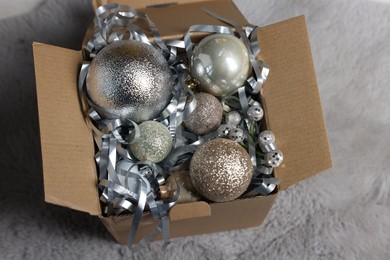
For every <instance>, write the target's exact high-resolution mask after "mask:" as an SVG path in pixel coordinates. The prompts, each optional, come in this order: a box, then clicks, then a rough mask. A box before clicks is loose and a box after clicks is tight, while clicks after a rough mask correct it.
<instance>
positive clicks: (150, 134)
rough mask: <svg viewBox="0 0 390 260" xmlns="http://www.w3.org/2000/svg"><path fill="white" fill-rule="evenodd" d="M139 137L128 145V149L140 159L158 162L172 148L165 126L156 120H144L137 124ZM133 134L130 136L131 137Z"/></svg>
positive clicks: (170, 138) (169, 135)
mask: <svg viewBox="0 0 390 260" xmlns="http://www.w3.org/2000/svg"><path fill="white" fill-rule="evenodd" d="M139 129H140V137H139V138H138V140H137V142H136V143H134V144H130V145H129V150H130V151H131V152H132V153H133V155H134V156H135V157H136V158H137V159H138V160H140V161H151V162H154V163H158V162H160V161H162V160H164V159H165V157H167V155H168V154H169V152H170V151H171V149H172V137H171V134H170V132H169V130H168V128H167V127H166V126H164V125H163V124H161V123H159V122H156V121H145V122H143V123H142V124H140V125H139ZM133 137H134V136H131V138H133Z"/></svg>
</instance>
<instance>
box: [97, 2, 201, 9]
mask: <svg viewBox="0 0 390 260" xmlns="http://www.w3.org/2000/svg"><path fill="white" fill-rule="evenodd" d="M204 1H208V0H94V1H93V6H94V7H95V8H96V7H99V6H101V5H104V4H108V3H115V4H121V5H129V6H131V7H133V8H137V9H138V8H145V7H156V6H163V5H172V4H186V3H193V2H204Z"/></svg>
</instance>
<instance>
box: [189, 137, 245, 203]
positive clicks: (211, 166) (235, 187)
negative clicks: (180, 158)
mask: <svg viewBox="0 0 390 260" xmlns="http://www.w3.org/2000/svg"><path fill="white" fill-rule="evenodd" d="M252 174H253V171H252V163H251V160H250V157H249V155H248V153H247V152H246V151H245V149H244V148H242V147H241V146H240V145H239V144H237V143H235V142H233V141H231V140H228V139H222V138H217V139H214V140H211V141H208V142H207V143H205V144H203V145H201V146H200V147H199V148H198V150H197V151H196V152H195V153H194V155H193V157H192V159H191V163H190V177H191V181H192V184H193V185H194V187H195V188H196V189H197V191H198V192H199V193H200V194H201V195H202V196H204V197H205V198H207V199H209V200H212V201H216V202H224V201H230V200H234V199H236V198H238V197H239V196H240V195H241V194H242V193H244V192H245V191H246V189H247V188H248V185H249V183H250V181H251V179H252Z"/></svg>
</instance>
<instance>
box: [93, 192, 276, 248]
mask: <svg viewBox="0 0 390 260" xmlns="http://www.w3.org/2000/svg"><path fill="white" fill-rule="evenodd" d="M276 197H277V195H276V194H273V195H270V196H258V197H254V198H247V199H240V200H234V201H229V202H224V203H212V204H208V205H207V207H208V208H209V209H211V215H208V216H196V217H192V215H191V214H192V211H191V210H190V209H189V207H187V205H191V204H193V203H189V204H178V205H175V206H173V208H172V209H171V211H170V213H169V215H170V220H171V221H170V237H171V238H173V237H182V236H189V235H198V234H207V233H213V232H221V231H228V230H234V229H241V228H249V227H254V226H260V225H261V223H263V221H264V219H265V217H266V216H267V214H268V212H269V210H270V209H271V207H272V205H273V204H274V202H275V199H276ZM199 203H200V204H203V203H204V204H207V203H206V202H199ZM200 204H199V205H200ZM195 205H197V204H195ZM199 205H197V206H199ZM201 207H203V206H201ZM175 208H176V210H177V212H180V213H179V214H180V215H181V216H183V218H180V219H175V220H173V219H172V216H171V214H172V211H174V210H175ZM100 219H101V220H102V222H103V224H104V225H105V226H106V227H107V229H108V230H109V231H110V232H111V234H112V235H113V236H114V237H115V239H116V240H117V241H118V242H119V243H121V244H126V243H127V238H128V233H129V230H130V226H131V222H132V220H133V217H132V216H131V215H127V216H124V215H122V216H112V217H100ZM157 224H158V223H157V222H156V221H155V220H154V219H153V217H152V215H151V214H150V212H146V213H144V215H143V216H142V219H141V222H140V224H139V227H138V231H137V234H136V238H135V242H138V241H140V240H141V239H142V238H144V237H145V236H146V235H148V234H150V233H151V232H153V231H154V230H155V228H156V225H157ZM161 238H162V237H161V235H160V236H158V237H157V238H156V239H161Z"/></svg>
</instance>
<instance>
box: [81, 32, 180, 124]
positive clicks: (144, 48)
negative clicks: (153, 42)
mask: <svg viewBox="0 0 390 260" xmlns="http://www.w3.org/2000/svg"><path fill="white" fill-rule="evenodd" d="M172 87H173V86H172V74H171V70H170V68H169V65H168V63H167V61H166V60H165V58H164V56H163V55H162V54H161V53H160V52H159V51H158V50H157V49H156V48H154V47H152V46H149V45H147V44H146V43H142V42H139V41H133V40H130V41H117V42H113V43H111V44H109V45H108V46H106V47H105V48H103V49H102V50H101V51H100V52H99V53H98V54H97V55H96V57H95V58H94V59H93V60H92V62H91V65H90V67H89V72H88V76H87V92H88V95H89V97H90V99H91V100H92V101H93V102H94V103H95V104H96V105H97V106H99V107H100V108H102V109H96V110H97V111H98V112H99V113H100V114H103V115H102V116H103V117H106V118H113V117H119V118H128V119H131V120H133V121H135V122H137V123H140V122H142V121H145V120H150V119H152V118H154V117H156V116H157V115H158V114H159V113H160V112H161V111H162V110H163V109H164V108H165V106H166V105H167V103H168V101H169V99H170V97H171V93H172Z"/></svg>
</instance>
